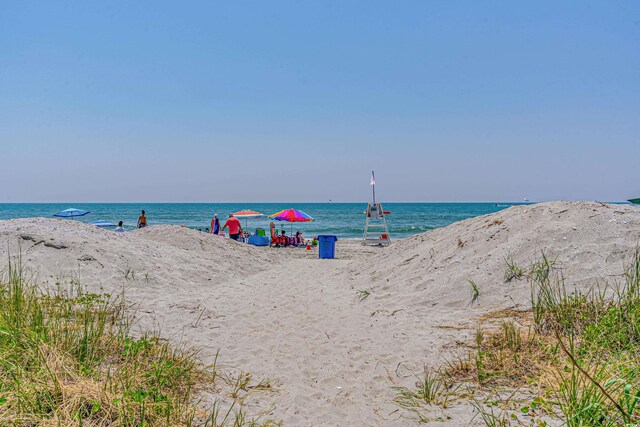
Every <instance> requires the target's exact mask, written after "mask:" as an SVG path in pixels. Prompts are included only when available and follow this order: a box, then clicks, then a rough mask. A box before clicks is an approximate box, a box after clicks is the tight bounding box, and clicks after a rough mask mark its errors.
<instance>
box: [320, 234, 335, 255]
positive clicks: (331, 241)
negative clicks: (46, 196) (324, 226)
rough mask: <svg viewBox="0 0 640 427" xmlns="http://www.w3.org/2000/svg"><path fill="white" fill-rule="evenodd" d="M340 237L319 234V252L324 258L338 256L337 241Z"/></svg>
mask: <svg viewBox="0 0 640 427" xmlns="http://www.w3.org/2000/svg"><path fill="white" fill-rule="evenodd" d="M337 241H338V238H337V237H336V236H328V235H323V236H318V244H319V249H318V254H319V255H320V258H323V259H334V258H335V256H336V242H337Z"/></svg>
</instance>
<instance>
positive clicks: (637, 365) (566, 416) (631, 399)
mask: <svg viewBox="0 0 640 427" xmlns="http://www.w3.org/2000/svg"><path fill="white" fill-rule="evenodd" d="M623 270H624V271H623V273H622V275H621V277H622V280H621V281H618V282H613V283H607V282H605V281H602V280H601V281H600V282H599V283H596V284H594V286H593V287H592V288H591V290H590V291H588V292H584V293H582V292H579V291H571V292H569V291H568V289H567V286H566V283H567V281H566V280H565V277H564V276H563V271H562V269H561V266H560V264H559V262H558V260H557V259H553V258H550V257H548V256H547V255H546V254H544V253H541V255H540V258H539V259H537V260H535V261H533V262H532V263H531V265H530V266H529V268H528V269H524V268H520V267H517V266H516V265H515V263H514V262H513V260H511V259H510V258H507V272H506V273H505V280H506V279H507V278H511V280H514V279H518V278H523V279H526V280H528V281H529V282H530V286H531V305H532V309H531V316H518V318H517V321H514V320H505V319H504V318H503V316H502V313H496V316H495V318H493V319H492V318H491V317H490V316H487V317H485V318H484V319H483V320H490V321H492V322H491V323H490V325H489V326H488V327H486V328H482V327H481V328H479V329H478V330H477V331H476V337H475V346H474V347H475V348H474V350H473V351H471V353H470V354H468V355H465V356H464V357H460V358H459V359H458V360H454V361H452V362H448V363H447V364H446V366H444V367H443V368H442V370H440V371H437V372H438V377H437V378H448V379H449V380H448V381H449V384H450V385H449V388H448V389H449V390H456V391H458V392H452V393H450V394H449V395H448V397H447V399H446V403H447V404H448V403H449V402H452V401H460V400H467V401H470V402H471V404H472V405H473V406H474V408H475V410H476V413H477V416H478V417H479V419H481V420H482V422H483V423H484V424H485V425H487V426H502V425H519V424H522V423H525V424H527V425H540V426H545V425H548V423H547V422H548V421H549V422H553V421H555V422H560V423H562V424H563V425H567V426H569V427H577V426H581V427H582V426H627V425H640V250H636V251H635V252H634V253H633V255H632V256H631V257H630V259H629V260H628V262H627V263H626V264H625V267H624V269H623ZM521 273H522V274H521ZM518 276H519V277H518ZM506 281H509V280H506ZM472 294H475V293H474V292H473V291H472ZM476 298H477V296H476ZM496 320H499V323H497V324H496V322H495V321H496ZM527 320H529V321H527ZM434 378H436V377H434V376H433V375H431V374H430V375H428V376H427V375H425V381H426V382H422V383H421V384H427V385H429V387H428V390H431V389H435V390H439V389H438V387H437V384H438V382H437V381H436V380H435V379H434ZM434 384H435V385H434ZM452 384H457V385H458V387H459V388H455V387H452ZM422 388H423V387H422V385H419V384H416V389H411V390H404V389H403V390H401V392H402V393H401V395H400V397H399V398H396V403H398V404H400V405H401V406H405V407H410V404H413V405H414V406H413V407H411V412H413V413H419V419H423V420H426V419H429V418H428V412H425V410H424V409H425V408H426V409H427V410H428V408H427V407H426V406H424V405H422V406H421V407H420V408H417V407H416V404H417V402H419V403H423V402H424V401H420V399H417V397H416V396H419V395H420V390H421V389H422ZM460 390H464V393H460V392H459V391H460ZM504 396H507V397H506V398H505V397H504ZM409 398H412V399H409ZM430 403H431V404H438V405H439V406H440V407H444V406H445V405H443V404H442V403H443V399H439V400H438V399H431V400H430Z"/></svg>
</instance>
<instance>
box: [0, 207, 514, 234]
mask: <svg viewBox="0 0 640 427" xmlns="http://www.w3.org/2000/svg"><path fill="white" fill-rule="evenodd" d="M514 204H515V203H385V204H383V207H384V209H385V210H388V211H390V212H391V215H388V216H387V222H388V225H389V231H390V233H391V237H392V238H403V237H408V236H412V235H414V234H417V233H422V232H424V231H427V230H431V229H434V228H438V227H444V226H446V225H448V224H451V223H452V222H455V221H460V220H463V219H466V218H471V217H475V216H479V215H485V214H488V213H492V212H497V211H499V210H501V209H505V208H507V207H509V206H512V205H514ZM366 206H367V205H366V203H3V204H0V220H2V219H11V218H28V217H52V215H53V214H54V213H56V212H59V211H61V210H63V209H67V208H70V207H73V208H77V209H84V210H88V211H90V212H91V213H90V214H88V215H86V216H83V217H78V218H75V219H73V220H75V221H84V222H93V221H98V220H106V221H110V222H113V223H117V222H118V221H123V222H124V224H125V227H126V228H130V229H132V228H134V227H135V225H136V221H137V219H138V215H139V214H140V210H141V209H144V210H145V211H146V212H147V218H148V222H149V225H154V224H178V225H186V226H187V227H190V228H195V229H201V230H202V231H204V230H205V228H206V227H209V223H210V221H211V217H212V216H213V214H214V213H217V214H218V217H219V218H220V219H221V220H224V219H225V218H226V217H227V215H228V214H229V213H230V212H236V211H239V210H243V209H252V210H256V211H259V212H263V213H265V214H266V215H270V214H272V213H275V212H278V211H280V210H282V209H286V208H290V207H293V208H296V209H300V210H302V211H304V212H306V213H308V214H309V215H311V216H312V217H314V218H315V222H312V223H297V224H289V223H278V222H277V221H276V223H277V224H276V225H278V227H279V228H280V227H284V228H285V229H286V230H287V232H288V231H289V230H291V229H293V231H294V232H295V231H296V230H301V231H302V233H303V235H305V236H313V235H318V234H335V235H337V236H338V237H342V238H359V237H361V236H362V231H363V227H364V222H365V217H364V211H365V209H366ZM60 221H69V220H68V219H60ZM242 223H243V226H244V223H245V220H242ZM247 226H248V229H249V230H253V229H255V228H258V227H261V228H266V229H268V228H269V220H268V219H267V218H263V219H250V220H248V223H247ZM292 226H293V227H292Z"/></svg>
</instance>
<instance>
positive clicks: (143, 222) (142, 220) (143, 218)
mask: <svg viewBox="0 0 640 427" xmlns="http://www.w3.org/2000/svg"><path fill="white" fill-rule="evenodd" d="M146 226H147V215H146V214H145V213H144V211H142V215H140V216H139V217H138V228H142V227H146Z"/></svg>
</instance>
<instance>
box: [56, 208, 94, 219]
mask: <svg viewBox="0 0 640 427" xmlns="http://www.w3.org/2000/svg"><path fill="white" fill-rule="evenodd" d="M88 213H90V212H89V211H83V210H82V209H76V208H69V209H65V210H63V211H60V212H58V213H57V214H53V216H57V217H60V218H73V217H76V216H85V215H86V214H88Z"/></svg>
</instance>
